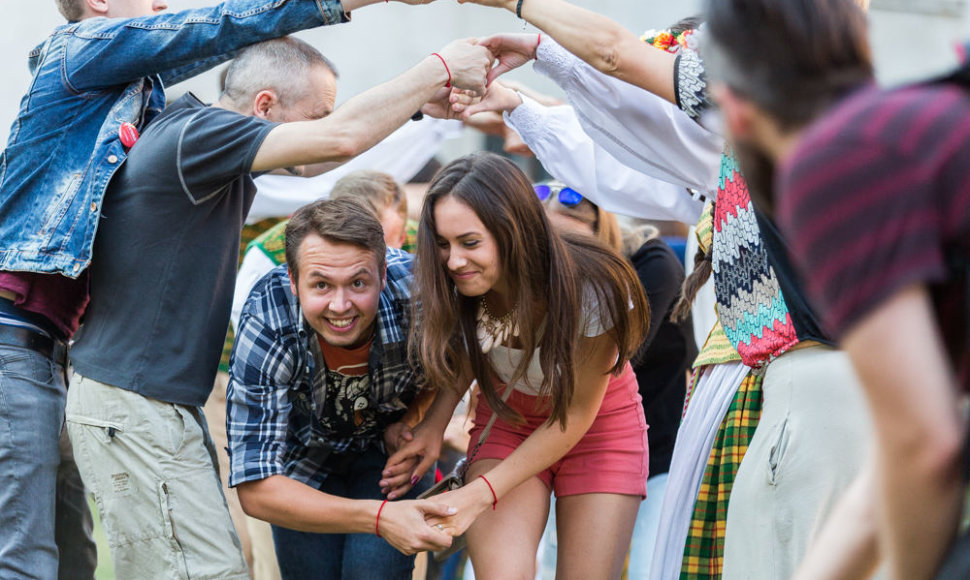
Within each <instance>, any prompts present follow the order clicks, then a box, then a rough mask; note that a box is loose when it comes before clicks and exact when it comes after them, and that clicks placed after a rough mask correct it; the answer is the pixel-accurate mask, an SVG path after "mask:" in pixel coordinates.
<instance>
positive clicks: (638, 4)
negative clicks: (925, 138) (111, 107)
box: [0, 0, 970, 154]
mask: <svg viewBox="0 0 970 580" xmlns="http://www.w3.org/2000/svg"><path fill="white" fill-rule="evenodd" d="M575 2H576V3H577V4H579V5H582V6H585V7H587V8H590V9H593V10H596V11H597V12H600V13H602V14H605V15H607V16H609V17H611V18H613V19H615V20H617V21H618V22H621V23H623V24H624V25H626V26H627V27H629V28H630V29H631V30H634V31H636V32H638V33H639V32H642V31H643V30H645V29H648V28H661V27H664V26H666V25H668V24H669V23H672V22H674V21H675V20H677V19H679V18H681V17H683V16H688V15H690V14H692V13H695V12H697V11H698V10H699V9H700V7H701V0H595V1H593V0H575ZM213 3H214V0H169V9H170V10H173V11H174V10H181V9H185V8H193V7H199V6H206V5H211V4H213ZM966 3H967V0H872V11H871V15H870V20H871V25H872V42H873V47H874V50H875V52H876V55H877V65H878V68H879V73H880V77H881V78H882V79H883V80H884V81H885V82H887V83H893V82H900V81H902V80H907V79H911V78H918V77H921V76H929V75H931V74H934V73H936V72H938V71H940V70H944V69H945V68H946V67H947V66H950V65H951V64H952V63H953V62H955V56H954V50H953V47H954V45H955V43H956V42H957V41H958V40H959V39H961V38H963V36H964V33H965V32H967V36H968V37H970V26H968V25H967V23H968V21H967V20H965V16H964V12H965V6H966ZM2 7H3V9H4V16H3V18H2V19H0V54H3V55H4V57H3V63H0V67H2V68H0V71H2V82H0V142H2V143H6V140H7V135H8V132H9V128H10V124H11V122H12V121H13V119H14V118H15V117H16V114H17V109H18V107H19V104H20V98H21V97H22V96H23V93H24V92H25V90H26V88H27V86H28V83H29V82H30V76H29V74H28V71H27V67H26V54H27V52H28V51H29V50H30V49H31V48H33V47H34V46H35V45H37V44H38V43H40V42H42V41H43V40H44V38H45V36H46V34H47V33H48V31H50V30H51V29H52V28H53V27H55V26H57V25H58V24H61V23H62V19H61V17H60V14H59V13H58V12H57V10H56V8H55V5H54V1H53V0H30V1H24V0H3V2H2ZM522 29H523V26H522V23H521V21H519V20H517V19H516V18H515V17H514V16H512V15H511V14H509V13H507V12H504V11H499V10H495V9H488V8H482V7H480V6H474V5H458V4H457V3H456V2H454V0H438V1H437V2H435V3H433V4H430V5H427V6H417V7H411V6H405V5H402V4H398V3H394V2H391V3H390V4H383V3H382V4H377V5H374V6H369V7H367V8H363V9H360V10H357V11H355V13H354V15H353V22H351V23H349V24H343V25H339V26H333V27H326V28H321V29H317V30H311V31H306V32H303V33H300V34H299V35H298V36H300V37H301V38H303V39H305V40H307V41H308V42H310V43H311V44H313V45H314V46H316V47H317V48H319V49H320V50H321V51H322V52H323V53H324V54H326V55H327V57H328V58H330V59H331V60H332V61H334V63H335V64H336V66H337V68H338V70H339V71H340V73H341V79H340V83H339V87H340V89H339V93H338V96H337V102H338V104H339V103H340V102H342V101H344V100H346V99H347V98H349V97H351V96H353V95H355V94H357V93H360V92H362V91H363V90H365V89H367V88H368V87H371V86H374V85H376V84H378V83H380V82H383V81H386V80H389V79H391V78H393V77H394V76H395V75H397V74H399V73H400V72H402V71H404V70H406V69H407V68H408V67H409V66H411V65H412V64H414V63H415V62H417V61H418V60H420V59H421V58H423V57H424V56H426V55H427V54H428V53H430V52H433V51H435V50H437V49H438V48H440V47H442V46H444V45H445V44H447V43H448V42H449V41H450V40H452V39H454V38H460V37H465V36H485V35H489V34H493V33H497V32H514V31H520V30H522ZM217 74H218V71H214V72H209V73H207V74H205V75H202V76H200V77H198V78H196V79H193V80H191V81H188V82H185V83H182V84H180V85H176V86H174V87H172V88H170V90H169V95H170V96H176V95H178V94H181V93H182V92H184V91H186V90H191V91H193V92H195V93H196V94H197V95H198V96H199V97H200V98H202V99H203V100H207V101H209V100H213V99H215V98H216V97H217V96H218V92H217V82H218V81H217ZM513 78H516V79H518V80H520V81H522V82H525V83H528V84H530V85H533V86H535V87H536V88H537V89H540V90H545V91H546V92H549V93H553V94H557V93H558V91H557V90H556V89H555V87H554V86H553V85H551V84H550V83H549V82H548V81H546V80H545V79H544V78H542V77H539V76H538V75H535V74H534V73H532V71H531V68H528V67H526V68H524V69H522V70H520V71H517V72H516V73H514V76H513ZM476 139H477V137H476V136H474V135H469V136H468V137H467V138H466V139H465V140H464V142H463V143H460V144H458V145H455V146H452V149H453V153H454V154H458V153H460V152H462V150H467V149H470V148H475V147H477V146H478V144H477V141H476ZM456 148H457V149H456Z"/></svg>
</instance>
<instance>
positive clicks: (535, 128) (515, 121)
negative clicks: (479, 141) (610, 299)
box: [479, 82, 710, 223]
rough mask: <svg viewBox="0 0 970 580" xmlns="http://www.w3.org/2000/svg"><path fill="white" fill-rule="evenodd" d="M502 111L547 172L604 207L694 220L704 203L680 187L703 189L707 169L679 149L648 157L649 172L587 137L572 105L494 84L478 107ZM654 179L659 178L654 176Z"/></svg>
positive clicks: (642, 215)
mask: <svg viewBox="0 0 970 580" xmlns="http://www.w3.org/2000/svg"><path fill="white" fill-rule="evenodd" d="M482 106H484V107H488V108H490V109H491V110H499V111H502V112H503V113H504V116H505V122H506V123H507V124H508V125H509V126H510V127H512V128H513V129H515V131H516V132H517V133H518V134H519V135H520V136H521V137H522V140H523V141H524V142H525V144H526V145H528V147H529V149H530V150H532V152H533V153H535V155H536V157H537V158H538V159H539V161H540V162H542V165H543V167H545V168H546V171H548V172H549V173H550V174H551V175H553V176H555V177H556V178H557V179H559V180H560V181H562V182H563V183H567V184H569V186H570V187H573V188H574V189H576V190H577V191H579V192H580V193H582V194H583V195H584V196H585V197H587V198H589V199H590V200H591V201H592V202H593V203H595V204H597V205H599V206H600V207H602V208H603V209H605V210H607V211H612V212H616V213H621V214H624V215H629V216H633V217H640V218H645V219H660V220H675V221H681V222H684V223H694V222H696V221H697V218H698V217H699V216H700V212H701V210H702V209H703V202H702V201H701V200H700V199H699V198H695V197H694V196H693V195H692V194H691V193H690V192H688V191H687V189H685V188H686V187H692V188H696V189H707V187H709V185H710V184H709V183H705V182H704V180H703V179H698V178H699V177H702V176H706V175H707V174H708V173H709V171H708V168H707V167H705V166H704V165H702V164H700V163H698V162H697V160H695V159H693V158H690V157H679V158H678V157H677V153H678V149H676V148H664V147H659V148H658V151H657V155H649V156H648V157H649V159H650V160H651V162H652V163H654V165H653V169H654V173H655V174H656V176H654V175H647V174H645V173H641V172H639V171H637V170H635V169H632V168H630V167H628V166H627V165H624V164H623V163H621V162H620V161H619V160H618V159H616V157H614V156H613V155H612V154H610V153H609V152H608V151H607V150H606V149H604V148H603V147H602V146H601V145H600V144H599V143H597V142H595V141H594V140H593V139H592V138H591V137H590V136H589V135H587V134H586V133H585V132H584V131H583V128H582V126H581V124H580V121H579V118H578V116H577V114H576V111H575V109H574V108H573V107H570V106H557V107H545V106H542V105H540V104H539V103H538V102H536V101H534V100H532V99H531V98H529V97H527V96H525V95H520V94H519V93H516V92H513V91H511V90H508V89H506V88H505V87H504V86H503V85H502V84H501V83H499V82H493V83H492V84H491V86H490V87H489V90H488V94H487V95H486V98H485V100H484V101H482V103H480V104H479V107H482ZM658 177H661V178H660V179H658Z"/></svg>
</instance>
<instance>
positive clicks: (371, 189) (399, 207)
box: [330, 169, 408, 220]
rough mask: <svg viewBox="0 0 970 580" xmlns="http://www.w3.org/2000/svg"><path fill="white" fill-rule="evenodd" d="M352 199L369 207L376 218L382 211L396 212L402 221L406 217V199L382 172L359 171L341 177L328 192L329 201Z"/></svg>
mask: <svg viewBox="0 0 970 580" xmlns="http://www.w3.org/2000/svg"><path fill="white" fill-rule="evenodd" d="M341 197H353V198H355V199H359V200H361V201H363V202H364V203H366V204H367V205H369V206H370V208H371V209H372V210H373V211H374V213H375V214H377V215H378V216H380V215H381V212H382V210H384V209H388V208H391V209H394V210H396V211H397V212H398V213H399V214H400V215H401V217H402V218H403V219H405V220H407V217H408V198H407V196H406V195H404V191H403V190H402V189H401V185H400V184H399V183H398V182H397V181H396V180H395V179H394V178H393V177H391V176H390V175H388V174H386V173H384V172H382V171H374V170H371V169H361V170H359V171H353V172H351V173H348V174H347V175H345V176H343V177H341V178H340V179H339V180H338V181H337V183H335V184H334V186H333V189H332V190H331V191H330V199H340V198H341Z"/></svg>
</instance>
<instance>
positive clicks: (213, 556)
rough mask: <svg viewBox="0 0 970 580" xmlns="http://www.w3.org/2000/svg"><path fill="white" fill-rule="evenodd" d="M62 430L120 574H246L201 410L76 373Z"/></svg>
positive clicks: (242, 577) (195, 578)
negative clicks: (66, 432)
mask: <svg viewBox="0 0 970 580" xmlns="http://www.w3.org/2000/svg"><path fill="white" fill-rule="evenodd" d="M67 428H68V433H69V434H70V437H71V443H72V444H73V445H74V454H75V460H76V461H77V465H78V468H79V469H80V472H81V478H82V479H83V480H84V484H85V485H86V486H87V488H88V489H90V490H91V491H92V492H93V493H94V497H95V500H96V502H97V506H98V513H99V514H100V516H101V522H102V525H103V526H104V530H105V534H106V535H107V537H108V544H109V546H110V548H111V557H112V559H113V561H114V568H115V576H116V577H117V578H118V579H119V580H129V579H130V580H134V579H137V580H150V579H155V578H157V579H159V580H163V579H164V580H171V579H177V578H184V579H189V578H191V579H192V580H203V579H210V578H211V579H216V578H219V579H234V580H235V579H238V580H248V578H249V573H248V571H247V569H246V562H245V560H244V559H243V555H242V550H241V548H240V544H239V538H238V536H237V535H236V530H235V528H233V525H232V521H231V519H230V517H229V510H228V508H227V507H226V500H225V496H223V494H222V489H221V486H220V484H219V478H218V474H217V472H216V464H215V462H214V449H213V446H212V441H211V439H210V438H209V434H208V432H207V430H206V425H205V419H204V418H203V417H202V413H201V410H200V409H198V408H194V407H187V406H182V405H172V404H169V403H163V402H161V401H158V400H155V399H149V398H147V397H143V396H141V395H139V394H137V393H134V392H131V391H127V390H124V389H120V388H117V387H113V386H110V385H105V384H103V383H99V382H97V381H94V380H91V379H86V378H84V377H82V376H80V375H78V374H75V375H74V377H73V379H72V380H71V386H70V389H68V396H67Z"/></svg>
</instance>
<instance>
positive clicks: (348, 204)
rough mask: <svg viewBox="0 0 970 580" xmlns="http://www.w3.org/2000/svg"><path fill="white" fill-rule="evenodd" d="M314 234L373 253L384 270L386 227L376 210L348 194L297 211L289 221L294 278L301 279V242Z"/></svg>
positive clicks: (288, 248) (288, 249) (288, 243)
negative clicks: (379, 219)
mask: <svg viewBox="0 0 970 580" xmlns="http://www.w3.org/2000/svg"><path fill="white" fill-rule="evenodd" d="M311 233H314V234H317V235H318V236H320V237H321V238H323V239H324V240H327V241H328V242H332V243H333V242H336V243H344V244H353V245H355V246H360V247H361V248H363V249H365V250H369V251H371V252H374V257H376V258H377V268H378V271H379V272H383V271H384V265H385V255H384V254H385V253H386V252H387V246H386V245H385V243H384V228H382V227H381V222H380V221H378V220H377V216H376V215H375V214H374V212H373V211H372V210H371V209H370V208H369V207H367V206H366V205H364V204H363V203H362V202H360V201H358V200H356V199H352V198H349V197H345V198H342V199H322V200H320V201H315V202H313V203H311V204H308V205H305V206H303V207H301V208H300V209H298V210H296V213H294V214H293V217H292V218H290V222H289V223H288V224H286V263H287V264H288V265H289V268H290V273H291V274H293V279H294V280H296V279H298V278H299V274H300V272H299V267H300V262H299V260H298V259H297V258H298V257H299V252H300V245H301V244H302V243H303V240H304V239H306V237H307V235H309V234H311Z"/></svg>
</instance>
